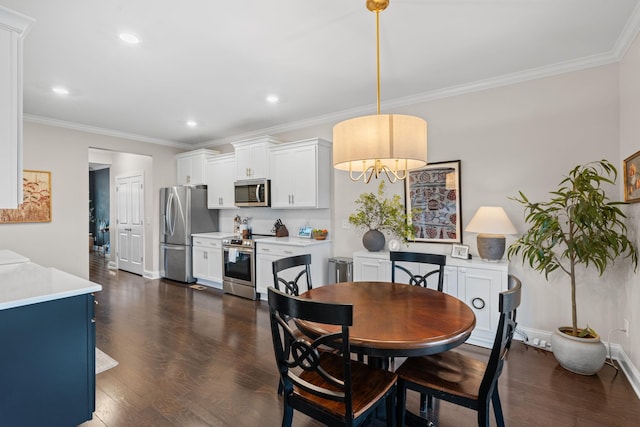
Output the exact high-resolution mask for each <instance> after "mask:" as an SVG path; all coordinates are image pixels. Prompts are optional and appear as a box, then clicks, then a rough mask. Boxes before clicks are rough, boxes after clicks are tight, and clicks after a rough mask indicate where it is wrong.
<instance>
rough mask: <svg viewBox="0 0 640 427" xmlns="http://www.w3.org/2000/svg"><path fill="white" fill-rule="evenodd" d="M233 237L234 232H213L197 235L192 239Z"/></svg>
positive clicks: (193, 235)
mask: <svg viewBox="0 0 640 427" xmlns="http://www.w3.org/2000/svg"><path fill="white" fill-rule="evenodd" d="M229 236H233V232H231V231H212V232H210V233H196V234H192V235H191V237H209V238H212V239H223V238H225V237H229Z"/></svg>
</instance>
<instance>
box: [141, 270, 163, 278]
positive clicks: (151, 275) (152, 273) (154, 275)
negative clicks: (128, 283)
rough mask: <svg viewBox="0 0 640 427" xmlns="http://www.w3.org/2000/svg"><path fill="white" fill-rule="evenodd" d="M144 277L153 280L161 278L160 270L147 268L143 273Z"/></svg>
mask: <svg viewBox="0 0 640 427" xmlns="http://www.w3.org/2000/svg"><path fill="white" fill-rule="evenodd" d="M142 277H144V278H145V279H151V280H155V279H159V278H160V272H159V271H158V270H156V271H150V270H145V271H144V272H143V273H142Z"/></svg>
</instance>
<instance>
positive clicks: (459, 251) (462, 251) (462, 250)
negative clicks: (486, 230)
mask: <svg viewBox="0 0 640 427" xmlns="http://www.w3.org/2000/svg"><path fill="white" fill-rule="evenodd" d="M451 258H460V259H469V246H467V245H455V244H454V245H451Z"/></svg>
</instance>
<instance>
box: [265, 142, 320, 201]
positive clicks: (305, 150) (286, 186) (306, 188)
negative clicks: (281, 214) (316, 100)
mask: <svg viewBox="0 0 640 427" xmlns="http://www.w3.org/2000/svg"><path fill="white" fill-rule="evenodd" d="M270 166H271V207H272V208H281V209H282V208H284V209H288V208H329V207H330V203H331V198H330V196H331V176H332V175H331V170H332V169H331V143H329V142H327V141H324V140H321V139H318V138H314V139H308V140H304V141H298V142H292V143H287V144H280V145H279V146H277V147H274V148H272V149H271V160H270Z"/></svg>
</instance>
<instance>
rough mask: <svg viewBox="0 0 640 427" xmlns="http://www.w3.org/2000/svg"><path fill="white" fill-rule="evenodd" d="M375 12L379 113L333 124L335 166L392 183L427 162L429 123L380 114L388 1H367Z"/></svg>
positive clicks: (356, 175) (353, 174)
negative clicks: (383, 20) (383, 13)
mask: <svg viewBox="0 0 640 427" xmlns="http://www.w3.org/2000/svg"><path fill="white" fill-rule="evenodd" d="M366 1H367V9H369V10H370V11H372V12H374V13H375V14H376V65H377V70H376V71H377V84H378V91H377V92H378V104H377V107H378V108H377V114H376V115H372V116H362V117H356V118H353V119H348V120H345V121H342V122H340V123H338V124H337V125H335V126H334V127H333V166H334V167H335V168H336V169H339V170H345V171H349V177H350V178H351V180H352V181H359V180H360V179H362V180H363V181H364V182H365V183H368V182H370V181H371V179H372V178H373V177H375V178H376V179H377V178H379V177H380V175H381V174H382V173H384V174H385V175H386V176H387V179H388V180H389V182H396V181H397V180H403V179H405V178H406V177H407V174H408V171H409V170H411V169H417V168H420V167H422V166H424V165H426V164H427V122H426V121H424V120H423V119H421V118H419V117H414V116H407V115H402V114H380V12H381V11H383V10H385V9H386V8H387V6H389V0H366Z"/></svg>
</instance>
